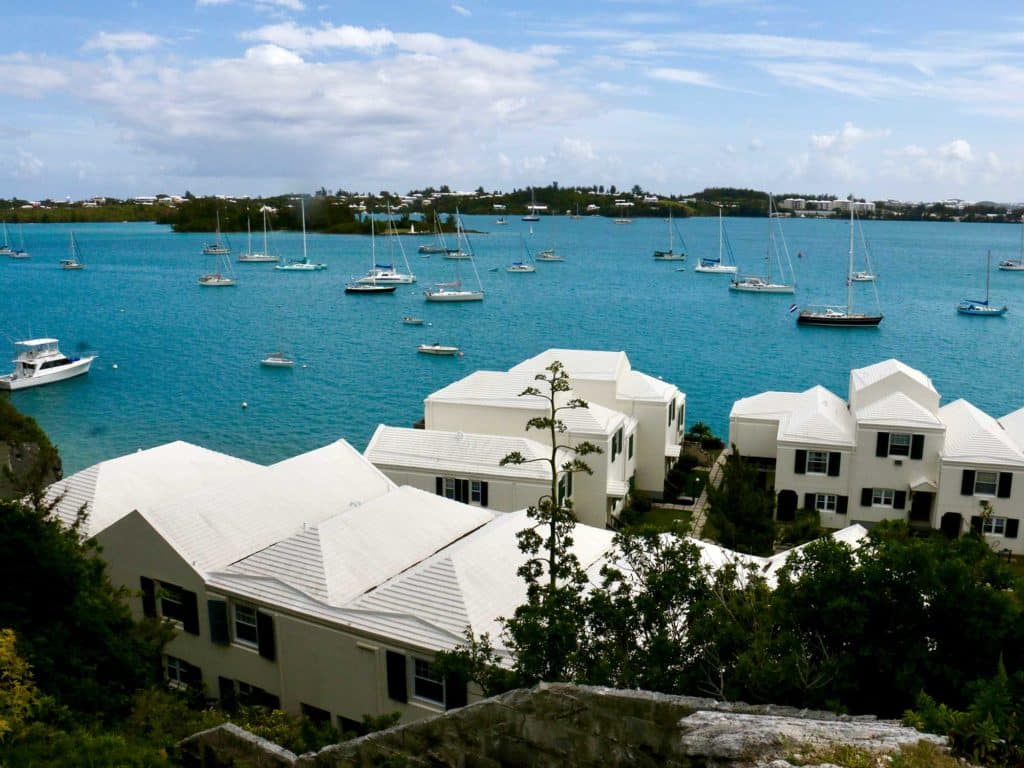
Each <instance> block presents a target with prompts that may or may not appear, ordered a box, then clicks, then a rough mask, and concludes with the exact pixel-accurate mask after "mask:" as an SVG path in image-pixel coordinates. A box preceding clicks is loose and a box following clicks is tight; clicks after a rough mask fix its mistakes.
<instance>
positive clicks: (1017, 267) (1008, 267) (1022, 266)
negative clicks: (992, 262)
mask: <svg viewBox="0 0 1024 768" xmlns="http://www.w3.org/2000/svg"><path fill="white" fill-rule="evenodd" d="M996 266H997V267H998V268H999V269H1001V270H1002V271H1003V272H1024V261H1001V262H999V264H997V265H996Z"/></svg>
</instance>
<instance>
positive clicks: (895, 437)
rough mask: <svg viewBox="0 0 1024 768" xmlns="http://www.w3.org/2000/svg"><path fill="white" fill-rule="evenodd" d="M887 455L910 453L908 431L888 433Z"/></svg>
mask: <svg viewBox="0 0 1024 768" xmlns="http://www.w3.org/2000/svg"><path fill="white" fill-rule="evenodd" d="M889 455H890V456H909V455H910V435H909V434H908V433H904V432H892V433H890V434H889Z"/></svg>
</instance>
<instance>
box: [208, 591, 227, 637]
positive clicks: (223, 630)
mask: <svg viewBox="0 0 1024 768" xmlns="http://www.w3.org/2000/svg"><path fill="white" fill-rule="evenodd" d="M206 613H207V614H208V615H209V619H210V640H211V641H212V642H214V643H216V644H217V645H227V644H228V643H230V642H231V636H230V634H229V632H228V604H227V602H226V601H224V600H207V601H206Z"/></svg>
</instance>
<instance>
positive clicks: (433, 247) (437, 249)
mask: <svg viewBox="0 0 1024 768" xmlns="http://www.w3.org/2000/svg"><path fill="white" fill-rule="evenodd" d="M434 234H435V235H437V242H436V243H427V244H425V245H421V246H420V247H419V248H418V249H417V250H419V252H420V253H423V254H427V255H428V256H429V254H431V253H447V252H448V250H449V249H448V244H447V243H446V242H445V241H444V232H442V231H441V219H440V217H439V216H438V215H437V211H436V210H435V211H434ZM456 250H457V249H456ZM425 258H426V257H425Z"/></svg>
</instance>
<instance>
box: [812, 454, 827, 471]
mask: <svg viewBox="0 0 1024 768" xmlns="http://www.w3.org/2000/svg"><path fill="white" fill-rule="evenodd" d="M827 472H828V452H826V451H808V452H807V474H809V475H824V474H826V473H827Z"/></svg>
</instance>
